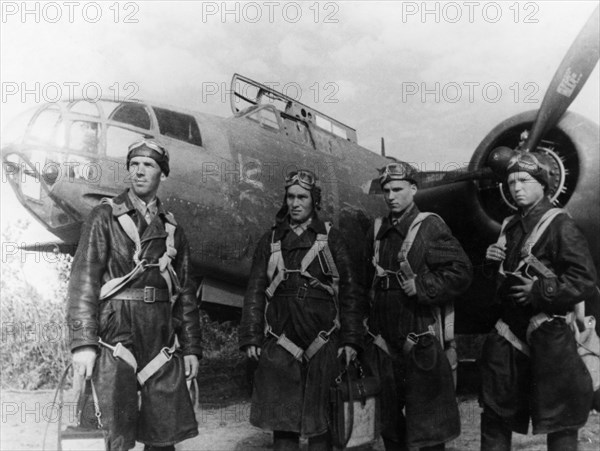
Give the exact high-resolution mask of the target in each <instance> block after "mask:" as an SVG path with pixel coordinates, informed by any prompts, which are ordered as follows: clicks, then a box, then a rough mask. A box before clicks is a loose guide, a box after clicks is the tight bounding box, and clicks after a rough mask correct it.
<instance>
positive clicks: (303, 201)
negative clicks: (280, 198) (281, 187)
mask: <svg viewBox="0 0 600 451" xmlns="http://www.w3.org/2000/svg"><path fill="white" fill-rule="evenodd" d="M285 201H286V203H287V206H288V210H289V212H290V218H291V220H292V222H293V223H295V224H301V223H303V222H304V221H306V220H307V219H308V218H310V217H311V215H312V213H313V205H312V195H311V194H310V191H309V190H307V189H304V188H302V187H301V186H300V185H292V186H290V187H289V188H288V189H287V193H286V196H285Z"/></svg>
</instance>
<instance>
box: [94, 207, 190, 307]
mask: <svg viewBox="0 0 600 451" xmlns="http://www.w3.org/2000/svg"><path fill="white" fill-rule="evenodd" d="M102 203H104V204H109V205H110V206H111V207H113V208H114V204H113V201H112V199H108V198H104V199H102ZM117 220H118V221H119V224H120V225H121V227H122V228H123V230H124V231H125V233H126V234H127V236H128V237H129V238H130V239H131V241H133V243H134V244H135V252H134V254H133V261H134V263H135V267H134V268H133V270H132V271H131V272H129V273H127V274H125V275H124V276H122V277H116V278H114V279H112V280H109V281H108V282H106V283H105V284H104V285H103V286H102V288H100V300H104V299H107V298H109V297H110V296H112V295H113V294H115V293H116V292H118V291H119V290H121V289H122V288H123V287H124V286H125V285H126V284H128V283H129V282H131V281H132V280H134V279H136V278H138V277H139V276H140V275H141V274H142V273H143V272H144V271H145V270H146V269H147V268H150V267H158V269H159V271H160V275H161V276H162V278H163V279H164V280H165V282H166V284H167V287H168V288H169V299H170V300H171V302H174V301H175V296H174V295H173V293H179V291H180V289H181V286H180V284H179V278H178V277H177V274H176V273H175V270H174V269H173V266H172V261H173V260H174V259H175V257H176V256H177V249H175V228H176V227H175V226H174V225H173V224H171V223H169V222H166V223H165V231H166V232H167V238H166V243H165V244H166V251H165V253H164V254H163V255H162V256H161V257H160V258H159V260H158V263H156V264H147V262H146V260H140V254H141V251H142V245H141V239H140V234H139V232H138V229H137V226H136V225H135V222H133V219H132V218H131V216H129V215H128V214H123V215H120V216H118V217H117Z"/></svg>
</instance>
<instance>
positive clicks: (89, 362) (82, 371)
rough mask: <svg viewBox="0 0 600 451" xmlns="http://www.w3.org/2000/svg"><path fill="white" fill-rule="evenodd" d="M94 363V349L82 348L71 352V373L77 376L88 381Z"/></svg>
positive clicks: (90, 347) (91, 347) (89, 347)
mask: <svg viewBox="0 0 600 451" xmlns="http://www.w3.org/2000/svg"><path fill="white" fill-rule="evenodd" d="M95 362H96V348H95V347H94V346H82V347H81V348H77V349H75V351H73V371H74V372H75V374H76V375H77V376H79V377H80V378H81V377H85V378H86V379H90V378H91V377H92V372H93V371H94V363H95Z"/></svg>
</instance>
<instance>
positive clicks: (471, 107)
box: [0, 1, 600, 220]
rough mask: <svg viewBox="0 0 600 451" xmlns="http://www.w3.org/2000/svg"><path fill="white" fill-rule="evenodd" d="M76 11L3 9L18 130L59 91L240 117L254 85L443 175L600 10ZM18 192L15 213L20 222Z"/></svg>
mask: <svg viewBox="0 0 600 451" xmlns="http://www.w3.org/2000/svg"><path fill="white" fill-rule="evenodd" d="M76 3H78V4H77V5H73V6H69V4H68V2H67V4H65V3H64V2H51V3H44V2H31V3H28V4H27V8H28V11H27V12H25V11H24V10H23V3H22V2H3V5H2V24H1V26H2V29H1V53H0V55H1V78H2V104H1V107H2V110H1V113H2V116H1V122H2V124H1V125H2V128H3V129H4V130H6V126H7V124H9V123H10V119H11V118H12V117H13V116H15V115H16V114H17V113H19V112H21V111H23V110H24V109H25V108H27V107H30V106H35V105H36V101H39V102H43V101H44V100H54V99H55V98H56V96H57V88H59V89H60V91H61V92H60V93H62V96H63V98H67V97H69V96H70V94H74V95H76V96H82V95H83V96H87V97H88V98H94V97H95V96H96V92H97V90H96V87H100V89H101V91H102V94H103V95H105V96H109V97H118V98H121V99H123V98H127V97H131V96H133V97H135V98H141V99H147V100H155V101H159V102H162V103H167V104H170V105H173V106H181V107H185V108H189V109H193V110H198V111H201V112H205V113H211V114H215V115H219V116H230V115H231V111H230V107H229V95H228V92H227V90H228V89H229V82H230V80H231V76H232V75H233V74H234V73H235V72H238V73H241V74H243V75H245V76H248V77H250V78H253V79H255V80H257V81H260V82H263V83H270V84H274V85H275V86H276V87H278V88H279V89H283V90H284V91H285V93H287V94H288V95H289V96H291V97H295V98H297V99H298V100H300V101H301V102H303V103H306V104H308V105H309V106H312V107H314V108H316V109H318V110H320V111H322V112H323V113H325V114H327V115H330V116H332V117H334V118H336V119H338V120H340V121H342V122H344V123H346V124H347V125H349V126H351V127H354V128H356V129H357V131H358V140H359V144H361V145H363V146H365V147H367V148H370V149H373V150H375V151H379V146H380V144H379V142H380V138H381V137H385V141H386V149H387V152H388V154H390V155H393V156H396V157H398V158H401V159H405V160H407V161H412V162H418V163H420V164H421V165H423V164H424V165H425V167H426V168H428V169H434V166H435V163H436V162H440V163H441V164H442V165H443V164H444V163H447V162H460V163H465V162H468V161H469V159H470V157H471V155H472V153H473V151H474V149H475V148H476V147H477V144H478V143H479V142H480V141H481V140H482V139H483V138H484V136H485V135H486V134H487V133H488V132H489V131H490V130H491V129H492V128H493V127H494V126H495V125H497V124H498V123H499V122H501V121H502V120H504V119H506V118H507V117H509V116H511V115H513V114H517V113H519V112H522V111H526V110H529V109H536V108H538V107H539V105H540V103H541V100H542V98H543V95H544V92H545V90H546V87H547V85H548V83H549V81H550V79H551V78H552V76H553V75H554V72H555V70H556V68H557V67H558V65H559V63H560V61H561V60H562V58H563V56H564V54H565V53H566V51H567V49H568V48H569V46H570V45H571V43H572V41H573V39H574V38H575V36H576V35H577V33H578V32H579V30H580V29H581V27H582V26H583V24H584V23H585V21H586V20H587V18H588V17H589V15H590V14H591V12H592V11H593V10H594V8H595V7H596V5H597V4H598V2H597V1H587V2H576V1H551V2H550V1H548V2H546V1H538V2H485V1H482V2H429V3H423V2H373V1H370V2H366V1H365V2H360V1H352V2H318V3H317V2H298V3H296V2H276V1H275V2H268V1H265V2H260V1H259V2H246V3H244V2H228V3H224V2H192V1H186V2H166V1H165V2H122V3H120V4H116V3H114V2H100V3H94V2H85V1H82V2H76ZM36 83H37V84H36ZM598 85H599V76H598V67H597V66H596V69H595V70H594V72H593V73H592V75H591V77H590V79H589V80H588V82H587V84H586V86H585V87H584V88H583V90H582V91H581V93H580V95H579V97H578V98H577V99H576V100H575V102H574V103H573V105H571V107H570V110H571V111H576V112H579V113H581V114H583V115H585V116H587V117H589V118H591V119H593V120H594V121H595V122H600V121H599V117H598V116H599V113H598V104H599V102H598V98H599V97H600V95H599V88H598ZM69 87H71V88H69ZM84 87H86V88H87V89H86V90H84V89H83V88H84ZM70 89H71V90H72V92H69V90H70ZM25 90H28V93H26V92H25ZM60 93H59V94H60ZM36 97H38V98H37V99H36ZM6 188H7V184H5V183H3V184H2V197H3V204H4V205H3V211H4V213H6V209H7V207H8V208H9V209H10V211H13V209H14V212H15V214H16V212H17V209H16V207H15V206H14V201H13V200H12V199H11V196H10V193H9V191H8V190H7V189H6ZM7 193H8V194H7ZM4 219H5V218H3V220H4Z"/></svg>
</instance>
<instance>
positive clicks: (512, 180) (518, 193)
mask: <svg viewBox="0 0 600 451" xmlns="http://www.w3.org/2000/svg"><path fill="white" fill-rule="evenodd" d="M507 182H508V189H509V190H510V195H511V196H512V198H513V199H514V201H515V203H516V204H517V206H519V207H521V208H527V207H531V206H532V205H535V204H536V203H538V201H539V200H541V199H542V197H544V185H542V184H541V183H540V182H538V181H537V180H536V179H534V178H533V177H532V176H531V174H529V173H527V172H512V173H510V174H509V175H508V181H507Z"/></svg>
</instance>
